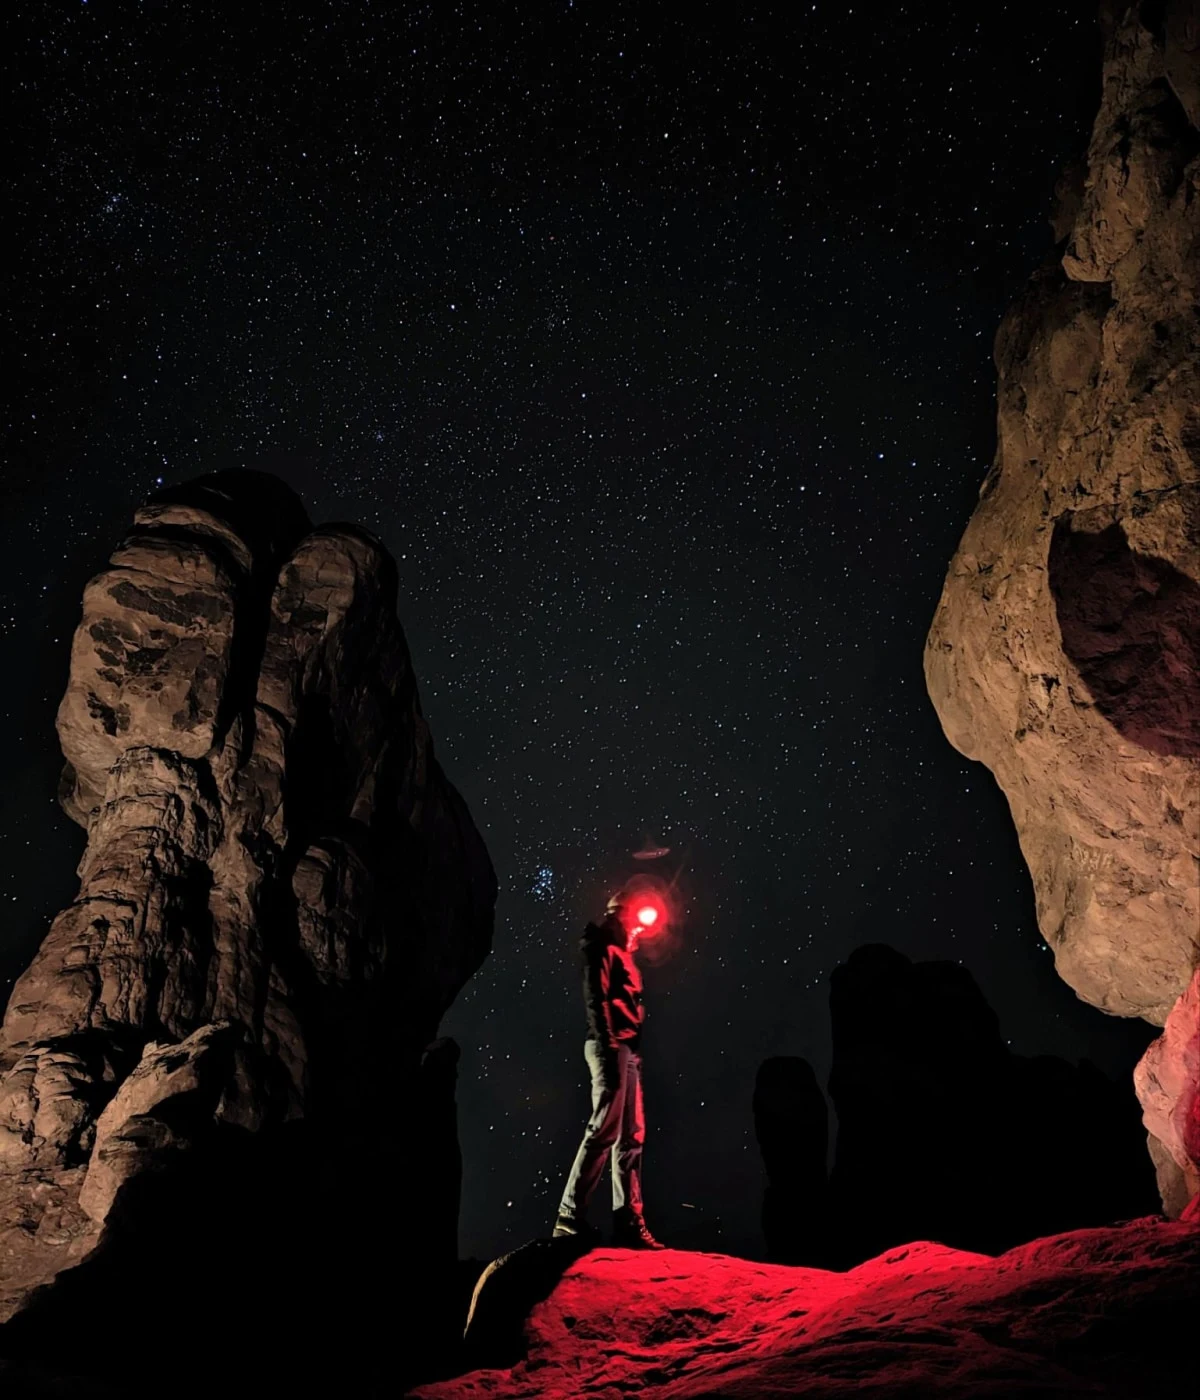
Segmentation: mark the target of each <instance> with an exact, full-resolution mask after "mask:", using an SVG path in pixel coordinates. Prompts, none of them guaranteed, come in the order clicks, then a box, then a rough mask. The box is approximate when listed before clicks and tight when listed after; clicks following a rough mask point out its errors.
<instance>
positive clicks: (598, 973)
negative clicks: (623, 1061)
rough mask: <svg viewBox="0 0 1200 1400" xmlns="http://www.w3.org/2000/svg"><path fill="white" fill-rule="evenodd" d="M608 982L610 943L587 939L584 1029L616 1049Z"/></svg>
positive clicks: (605, 1045) (585, 947)
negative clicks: (585, 1018) (585, 1015)
mask: <svg viewBox="0 0 1200 1400" xmlns="http://www.w3.org/2000/svg"><path fill="white" fill-rule="evenodd" d="M611 982H612V945H611V944H609V943H601V942H600V941H599V940H594V941H593V940H589V941H588V942H587V943H586V944H585V946H584V953H583V998H584V1001H586V1002H587V1015H588V1028H589V1030H590V1031H591V1033H592V1035H593V1036H595V1038H596V1039H597V1040H598V1041H599V1042H600V1044H601V1045H602V1046H603V1047H604V1048H605V1049H606V1050H616V1049H617V1039H616V1036H615V1035H614V1034H613V1023H612V1004H611V1003H610V1002H609V999H608V992H609V987H610V985H611Z"/></svg>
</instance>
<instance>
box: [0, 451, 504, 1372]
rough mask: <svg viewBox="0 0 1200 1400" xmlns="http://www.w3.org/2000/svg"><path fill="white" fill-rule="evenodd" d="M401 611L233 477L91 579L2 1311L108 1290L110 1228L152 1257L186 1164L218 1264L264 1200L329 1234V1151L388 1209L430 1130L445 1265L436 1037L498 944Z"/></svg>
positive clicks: (141, 514) (348, 538)
mask: <svg viewBox="0 0 1200 1400" xmlns="http://www.w3.org/2000/svg"><path fill="white" fill-rule="evenodd" d="M396 595H397V575H396V570H395V566H394V563H393V561H392V559H391V558H390V556H389V555H388V553H387V551H386V550H385V549H384V548H383V546H382V545H381V544H380V543H379V541H378V540H376V539H375V538H374V537H372V536H371V535H369V534H367V533H366V532H365V531H362V530H359V529H357V528H354V527H352V526H342V525H329V526H321V527H318V528H315V529H314V528H313V527H312V526H311V525H310V523H309V521H308V519H307V517H306V515H305V513H304V510H303V508H302V507H301V505H300V502H299V501H298V499H297V498H296V497H295V496H294V494H293V493H292V492H291V491H290V490H289V489H288V488H287V487H285V486H284V485H283V484H282V483H281V482H279V481H277V480H275V479H274V478H271V477H266V476H261V475H258V474H256V473H251V472H230V473H221V474H218V475H215V476H211V477H206V478H202V479H200V480H197V481H194V482H191V483H188V484H186V485H184V486H181V487H179V488H177V489H172V490H170V491H166V492H164V493H162V494H161V495H159V496H157V497H156V498H155V499H154V500H152V501H151V502H150V503H149V504H148V505H146V506H145V507H143V508H142V509H141V510H139V511H138V512H137V514H136V516H135V520H134V525H133V529H132V531H131V533H130V534H129V536H128V537H127V538H126V539H125V540H124V541H123V542H122V543H121V545H120V546H119V547H118V549H117V550H116V552H115V553H114V554H113V556H112V559H111V562H110V564H109V566H108V567H107V568H106V569H105V570H104V571H103V572H101V573H100V574H99V575H98V576H97V577H96V578H94V579H93V580H92V581H91V583H89V584H88V586H87V589H86V592H85V595H84V601H83V616H82V619H81V621H80V624H79V627H78V629H77V631H76V633H75V638H74V642H73V645H72V651H71V669H70V678H69V681H68V684H67V691H66V694H65V696H64V697H63V700H62V704H61V706H60V708H59V712H58V731H59V737H60V740H61V743H62V749H63V754H64V756H65V759H66V765H65V769H64V773H63V781H62V787H61V799H62V802H63V805H64V807H65V808H66V810H67V811H68V813H70V815H71V816H72V817H73V818H74V819H75V820H76V821H78V822H79V823H80V824H81V825H82V826H84V827H85V828H86V831H87V847H86V850H85V852H84V855H83V859H82V861H81V862H80V866H79V880H80V888H79V894H78V896H77V897H76V899H75V901H74V902H73V903H72V904H71V905H70V906H68V907H67V908H66V909H64V910H63V911H62V913H61V914H60V915H59V916H58V918H57V919H56V920H55V921H54V923H53V926H52V927H51V929H50V931H49V933H48V934H47V936H46V938H45V940H44V942H43V943H42V945H41V948H40V949H39V950H38V953H37V955H36V956H35V958H34V960H33V962H32V964H31V965H30V967H29V969H28V970H27V971H26V972H25V973H24V975H23V976H22V977H21V978H20V979H19V980H18V981H17V983H16V985H15V986H14V988H13V990H12V995H11V997H10V999H9V1004H8V1009H7V1013H6V1015H5V1018H4V1022H3V1027H2V1029H0V1260H3V1266H4V1267H3V1269H2V1273H3V1286H2V1288H0V1320H3V1318H4V1317H7V1316H11V1315H13V1314H14V1313H20V1312H22V1310H24V1309H26V1308H27V1307H28V1305H29V1304H30V1299H31V1297H32V1295H33V1292H34V1290H35V1289H36V1288H37V1286H38V1285H40V1284H44V1283H46V1282H48V1281H49V1280H50V1279H52V1278H54V1276H55V1275H56V1274H58V1273H59V1272H60V1271H61V1270H62V1269H64V1268H65V1267H67V1266H68V1265H78V1264H79V1263H80V1261H82V1260H84V1259H86V1258H88V1257H89V1256H90V1255H92V1254H93V1253H95V1254H96V1260H95V1262H94V1264H93V1263H89V1266H88V1268H89V1269H92V1271H93V1275H94V1277H95V1278H107V1277H110V1276H111V1277H114V1278H115V1277H120V1276H121V1267H122V1266H121V1265H120V1262H119V1258H120V1254H121V1239H122V1231H126V1230H128V1231H132V1233H133V1234H138V1231H140V1234H138V1239H139V1241H140V1243H139V1244H138V1246H137V1247H138V1248H139V1249H143V1250H144V1251H149V1252H148V1253H146V1254H145V1257H146V1258H147V1259H150V1258H151V1257H153V1250H154V1249H156V1248H157V1247H158V1244H157V1243H156V1241H155V1238H154V1236H155V1230H156V1228H158V1229H159V1233H162V1232H163V1231H165V1230H166V1228H167V1226H166V1224H165V1217H164V1218H163V1219H162V1220H160V1223H159V1226H158V1227H156V1225H155V1220H156V1218H158V1217H156V1215H155V1212H159V1213H160V1214H161V1212H163V1211H167V1212H170V1211H171V1210H172V1209H174V1206H173V1205H172V1197H171V1189H170V1186H169V1181H170V1178H171V1174H172V1173H173V1172H182V1173H183V1175H184V1176H185V1177H186V1176H187V1174H188V1173H189V1172H191V1173H192V1174H193V1176H194V1175H195V1173H196V1172H197V1171H200V1168H199V1167H196V1166H195V1165H193V1166H188V1165H187V1164H188V1163H189V1162H191V1163H193V1164H196V1163H203V1164H204V1166H203V1170H202V1171H201V1175H200V1178H198V1179H202V1180H203V1183H204V1186H203V1191H202V1192H201V1193H200V1194H201V1195H206V1194H210V1193H216V1194H214V1195H213V1200H214V1205H213V1209H212V1212H211V1215H210V1216H209V1217H206V1218H207V1219H208V1225H209V1227H211V1230H212V1231H214V1232H216V1233H215V1234H213V1235H210V1237H209V1238H210V1243H211V1244H212V1248H213V1250H214V1251H215V1250H216V1249H217V1243H216V1241H217V1239H218V1238H223V1237H222V1236H221V1233H220V1232H221V1231H222V1230H223V1229H224V1228H225V1225H227V1224H228V1223H229V1221H231V1220H232V1219H233V1218H234V1217H235V1216H238V1214H239V1212H241V1218H242V1223H243V1225H245V1224H246V1220H248V1219H251V1218H253V1219H258V1218H259V1217H260V1216H261V1215H262V1211H261V1210H259V1206H261V1205H263V1203H264V1202H268V1201H269V1202H272V1203H274V1204H279V1205H280V1210H281V1212H283V1207H282V1202H283V1201H284V1200H285V1199H286V1200H287V1201H288V1202H289V1205H288V1207H287V1209H288V1210H294V1209H301V1210H304V1211H306V1212H310V1213H315V1214H316V1215H317V1216H322V1215H324V1214H325V1213H326V1212H329V1213H331V1214H330V1215H329V1219H330V1220H332V1218H333V1216H334V1215H336V1214H337V1212H338V1211H340V1210H341V1209H343V1208H344V1207H343V1205H342V1203H341V1202H339V1201H337V1200H336V1199H334V1197H333V1196H331V1195H327V1193H328V1192H334V1193H336V1191H337V1190H339V1189H341V1187H339V1186H336V1185H334V1183H335V1182H336V1180H337V1174H338V1172H339V1171H340V1172H342V1173H343V1175H345V1174H347V1173H348V1172H349V1166H348V1164H350V1163H353V1164H354V1170H353V1172H349V1175H350V1176H352V1177H357V1178H358V1179H359V1180H364V1179H365V1180H370V1179H374V1178H378V1179H379V1180H380V1181H382V1180H387V1181H388V1183H389V1184H388V1187H387V1194H388V1195H391V1194H392V1193H396V1194H403V1191H404V1190H405V1189H406V1185H407V1183H406V1181H405V1168H404V1166H403V1162H404V1157H405V1150H406V1148H408V1149H409V1150H410V1152H411V1148H412V1144H413V1143H414V1142H421V1143H422V1147H423V1150H429V1151H431V1152H433V1154H434V1156H435V1157H436V1158H437V1161H436V1166H437V1168H438V1174H439V1184H440V1188H441V1194H442V1196H443V1197H444V1198H445V1199H443V1200H440V1201H438V1200H434V1199H433V1198H432V1197H431V1198H430V1199H429V1200H427V1201H426V1202H425V1204H424V1206H423V1208H422V1214H423V1226H422V1229H423V1231H424V1234H425V1236H427V1237H428V1239H429V1240H431V1241H432V1240H435V1239H436V1240H438V1241H440V1243H438V1244H436V1245H433V1244H430V1246H429V1247H430V1249H435V1250H436V1251H437V1252H439V1253H442V1254H446V1255H447V1256H448V1259H449V1262H450V1264H452V1263H453V1258H454V1253H455V1249H454V1244H455V1241H454V1231H455V1219H456V1215H457V1190H458V1187H457V1181H458V1176H457V1165H456V1163H457V1156H456V1154H457V1140H456V1138H455V1136H454V1073H455V1070H454V1066H455V1063H456V1060H457V1051H456V1049H455V1048H454V1047H453V1046H452V1045H448V1043H446V1042H438V1043H435V1044H433V1045H431V1044H430V1043H431V1042H433V1041H434V1038H435V1036H436V1034H437V1027H438V1023H439V1021H440V1019H441V1016H442V1014H443V1012H444V1011H445V1009H446V1007H447V1006H448V1005H449V1004H450V1002H451V1000H452V999H453V998H454V996H455V995H456V993H457V992H458V990H459V989H460V988H461V986H462V985H463V983H464V982H465V981H466V979H467V978H468V977H469V976H470V975H471V974H472V972H473V971H474V970H475V969H476V968H477V967H478V966H479V964H480V962H481V961H482V960H483V958H484V957H485V956H486V954H487V952H488V949H489V946H490V940H491V932H492V910H493V904H494V899H495V892H496V885H495V877H494V874H493V871H492V867H491V863H490V861H489V859H488V854H487V851H486V849H485V847H484V844H483V841H482V839H481V837H480V836H479V834H478V832H477V831H476V829H475V827H474V825H473V823H472V821H471V818H470V815H469V813H468V812H467V809H466V807H465V805H464V803H463V801H462V799H461V797H460V796H459V794H458V793H457V792H456V790H455V789H454V787H453V786H452V785H451V784H450V782H449V781H448V780H447V778H446V777H445V775H444V774H443V772H442V770H441V768H440V766H439V765H438V762H437V760H436V758H435V756H434V752H433V745H432V742H431V739H430V735H429V729H428V726H427V724H426V722H425V719H424V717H423V716H422V713H421V706H420V702H419V699H418V695H417V685H416V679H415V677H414V675H413V670H412V665H411V662H410V660H409V655H408V650H407V646H406V644H405V640H404V635H403V633H402V631H401V628H400V624H399V622H398V620H397V616H396V603H397V596H396ZM427 1047H428V1049H427ZM425 1119H429V1124H428V1125H427V1124H426V1123H425V1121H424V1120H425ZM427 1129H428V1131H427ZM268 1139H270V1141H271V1145H270V1146H269V1147H268V1146H266V1145H263V1146H262V1147H261V1152H260V1149H259V1147H256V1146H255V1144H256V1143H258V1144H266V1143H267V1140H268ZM301 1142H302V1143H304V1144H305V1146H304V1148H303V1151H301V1152H299V1153H298V1154H291V1155H289V1152H290V1150H289V1149H286V1148H285V1147H283V1146H282V1145H281V1144H284V1143H292V1144H299V1143H301ZM256 1153H257V1154H259V1157H260V1158H261V1161H262V1162H265V1161H266V1160H267V1159H268V1158H270V1160H271V1161H272V1163H273V1166H272V1168H271V1171H269V1172H267V1171H265V1170H259V1167H258V1166H255V1165H254V1163H255V1161H256V1160H258V1159H257V1158H256V1156H255V1154H256ZM293 1156H295V1157H296V1158H297V1160H299V1158H304V1159H305V1160H306V1161H307V1162H308V1163H309V1164H310V1166H311V1167H312V1171H311V1173H310V1174H309V1175H308V1176H307V1177H306V1178H305V1179H304V1182H303V1184H302V1183H301V1182H300V1179H299V1178H297V1179H296V1180H295V1181H292V1182H291V1184H290V1185H287V1184H285V1183H284V1176H285V1175H286V1173H287V1171H288V1170H289V1168H288V1163H289V1162H290V1161H291V1160H292V1157H293ZM234 1163H236V1170H235V1168H234V1166H233V1164H234ZM381 1173H383V1175H381ZM151 1179H153V1181H154V1182H156V1183H167V1184H156V1185H152V1184H151ZM181 1180H182V1178H181ZM239 1180H240V1181H242V1182H244V1183H246V1184H245V1187H244V1191H243V1196H244V1199H242V1200H241V1201H239V1199H238V1192H239V1186H238V1181H239ZM252 1181H257V1182H258V1187H256V1188H255V1189H261V1191H262V1193H263V1195H262V1199H261V1201H260V1200H258V1199H257V1198H256V1199H255V1202H254V1203H253V1209H251V1208H250V1207H251V1204H252V1203H251V1197H250V1194H249V1193H250V1192H251V1186H250V1183H251V1182H252ZM322 1183H324V1184H322ZM342 1184H343V1186H344V1184H345V1183H344V1182H343V1183H342ZM226 1187H227V1188H228V1189H227V1190H226ZM180 1189H183V1188H182V1187H181V1188H180ZM222 1191H224V1192H225V1195H224V1196H222V1198H221V1204H220V1206H219V1207H218V1206H217V1205H216V1204H215V1201H216V1198H217V1195H219V1194H220V1193H221V1192H222ZM310 1193H312V1194H310ZM451 1197H452V1198H453V1199H452V1200H451ZM197 1200H198V1201H199V1197H197ZM122 1202H125V1203H126V1204H125V1205H124V1206H123V1205H122ZM139 1202H140V1203H141V1204H140V1205H139V1204H138V1203H139ZM149 1202H155V1203H156V1204H154V1206H153V1209H151V1208H150V1206H149V1205H148V1204H147V1203H149ZM179 1204H180V1203H179V1202H175V1205H176V1206H177V1205H179ZM408 1208H411V1202H409V1203H408ZM434 1208H440V1210H441V1215H443V1216H445V1217H447V1218H446V1219H445V1220H441V1223H440V1224H439V1223H438V1222H430V1221H429V1220H428V1218H427V1217H428V1214H429V1212H430V1211H431V1210H433V1209H434ZM256 1212H257V1214H256ZM283 1213H286V1212H283ZM201 1215H203V1210H202V1209H201V1206H200V1205H199V1204H197V1207H196V1218H197V1219H198V1218H200V1216H201ZM373 1215H374V1217H375V1219H376V1222H377V1223H378V1221H379V1220H380V1218H381V1217H380V1213H379V1208H378V1207H376V1208H375V1210H374V1211H373ZM135 1219H136V1220H138V1221H140V1224H139V1225H138V1227H137V1230H135V1229H134V1226H133V1224H132V1223H131V1222H133V1221H135ZM278 1225H279V1228H280V1230H281V1231H284V1230H287V1229H290V1230H292V1231H294V1230H295V1229H296V1227H297V1222H296V1220H295V1219H292V1220H285V1219H283V1216H282V1214H281V1218H280V1220H279V1222H278ZM176 1226H177V1227H178V1228H179V1229H180V1230H184V1229H185V1228H186V1229H192V1228H193V1225H192V1224H191V1223H188V1222H185V1221H184V1219H183V1216H182V1215H180V1216H179V1218H178V1220H176V1221H175V1225H173V1226H172V1228H175V1227H176ZM305 1228H306V1229H307V1228H309V1226H307V1225H306V1227H305ZM320 1233H321V1232H320V1230H317V1231H315V1232H314V1238H315V1237H316V1235H319V1234H320ZM411 1234H412V1235H413V1236H414V1237H416V1236H419V1235H421V1234H422V1230H416V1231H412V1232H411ZM130 1238H132V1234H131V1236H130ZM189 1238H190V1237H189ZM225 1243H226V1245H227V1246H228V1247H229V1248H230V1249H231V1250H232V1249H233V1244H231V1243H230V1242H229V1241H228V1240H226V1241H225ZM242 1243H243V1244H245V1243H246V1242H245V1241H244V1240H243V1241H242ZM329 1247H330V1249H334V1248H339V1249H340V1248H341V1243H340V1242H338V1243H336V1244H335V1242H334V1240H333V1237H332V1236H331V1237H330V1241H329ZM131 1248H132V1246H131ZM235 1255H236V1250H235V1251H234V1252H233V1253H231V1255H230V1258H231V1259H233V1258H234V1257H235ZM281 1257H282V1256H281ZM210 1263H211V1260H210ZM179 1264H180V1268H181V1269H183V1270H184V1271H185V1273H186V1260H185V1259H181V1260H180V1261H179ZM105 1270H108V1271H109V1272H108V1273H105ZM113 1271H115V1272H113ZM75 1272H76V1273H77V1274H80V1276H82V1273H81V1271H80V1270H76V1271H75ZM82 1272H83V1273H86V1272H87V1271H86V1270H84V1271H82ZM93 1275H89V1276H93ZM324 1286H325V1287H326V1288H330V1287H333V1286H335V1284H334V1281H333V1279H329V1280H327V1281H326V1283H325V1285H324ZM56 1288H57V1285H56ZM54 1294H55V1290H50V1295H47V1294H45V1293H43V1294H42V1295H41V1296H40V1297H39V1300H38V1303H37V1308H35V1309H34V1310H33V1311H35V1312H38V1313H39V1315H43V1316H46V1315H48V1314H47V1308H48V1306H49V1304H48V1302H47V1298H48V1297H50V1299H51V1301H52V1298H53V1296H54ZM70 1294H71V1289H70V1287H67V1286H66V1283H65V1280H64V1289H63V1296H64V1297H67V1296H68V1295H70ZM51 1311H52V1308H51ZM92 1311H93V1313H96V1312H103V1307H102V1306H101V1305H100V1304H99V1303H97V1304H96V1306H95V1307H93V1310H92ZM47 1325H49V1324H47ZM30 1326H32V1324H30ZM27 1330H28V1329H27ZM18 1335H21V1329H20V1328H15V1327H10V1328H9V1329H6V1331H5V1336H6V1337H10V1338H11V1337H14V1336H18ZM5 1354H9V1352H6V1353H5Z"/></svg>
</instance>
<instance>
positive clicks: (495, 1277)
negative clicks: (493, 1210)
mask: <svg viewBox="0 0 1200 1400" xmlns="http://www.w3.org/2000/svg"><path fill="white" fill-rule="evenodd" d="M588 1249H589V1246H588V1245H586V1244H581V1243H580V1242H579V1241H578V1240H575V1239H571V1238H568V1237H565V1236H563V1237H559V1238H558V1239H548V1240H530V1241H529V1242H528V1243H527V1244H523V1245H521V1246H520V1248H519V1249H514V1250H511V1251H510V1252H509V1253H508V1254H502V1255H501V1256H500V1258H499V1259H493V1260H492V1262H491V1263H490V1264H489V1265H488V1266H487V1267H486V1268H485V1269H484V1270H483V1271H482V1273H481V1274H480V1275H479V1278H478V1280H477V1282H476V1284H475V1288H474V1290H473V1292H472V1294H471V1303H470V1307H469V1308H468V1310H467V1315H466V1323H465V1326H464V1329H463V1349H462V1361H463V1366H464V1368H465V1369H471V1370H474V1369H476V1368H478V1367H481V1366H489V1367H490V1366H513V1365H515V1364H516V1363H517V1362H518V1361H519V1360H520V1359H521V1358H522V1357H523V1356H524V1355H525V1323H526V1321H527V1320H528V1318H529V1314H530V1312H531V1311H532V1310H533V1308H534V1307H535V1306H536V1305H537V1304H538V1303H540V1302H542V1301H543V1300H544V1299H546V1298H548V1297H549V1296H550V1294H551V1293H552V1292H553V1291H554V1288H555V1285H556V1284H557V1283H558V1281H559V1279H561V1278H562V1276H563V1274H564V1273H565V1272H566V1271H567V1269H569V1268H570V1267H571V1265H572V1264H574V1263H575V1262H576V1260H578V1259H580V1258H581V1257H582V1256H583V1255H584V1254H586V1253H587V1252H588Z"/></svg>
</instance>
